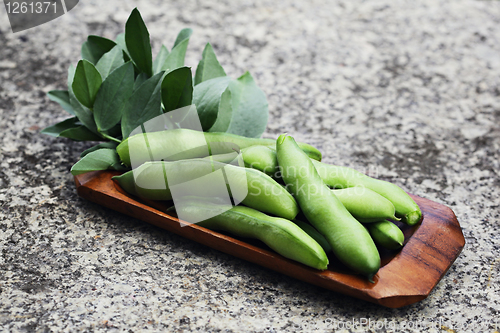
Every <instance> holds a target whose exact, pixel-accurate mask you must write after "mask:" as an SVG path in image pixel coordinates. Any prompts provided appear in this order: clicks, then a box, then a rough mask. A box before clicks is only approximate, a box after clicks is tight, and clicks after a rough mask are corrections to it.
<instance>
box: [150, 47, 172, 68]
mask: <svg viewBox="0 0 500 333" xmlns="http://www.w3.org/2000/svg"><path fill="white" fill-rule="evenodd" d="M169 54H170V52H168V49H167V47H166V46H165V45H162V46H161V49H160V52H158V55H157V56H156V58H155V60H154V61H153V73H154V74H156V73H159V72H161V68H162V66H163V64H164V63H165V61H166V60H167V57H168V55H169Z"/></svg>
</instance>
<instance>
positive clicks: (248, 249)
mask: <svg viewBox="0 0 500 333" xmlns="http://www.w3.org/2000/svg"><path fill="white" fill-rule="evenodd" d="M117 174H119V173H118V172H114V171H95V172H89V173H86V174H82V175H79V176H75V184H76V188H77V192H78V195H79V196H81V197H82V198H85V199H87V200H90V201H92V202H95V203H98V204H100V205H103V206H105V207H108V208H111V209H114V210H116V211H119V212H121V213H124V214H127V215H130V216H132V217H135V218H138V219H140V220H143V221H145V222H148V223H151V224H154V225H156V226H158V227H160V228H163V229H166V230H168V231H171V232H174V233H176V234H179V235H181V236H184V237H186V238H189V239H191V240H194V241H196V242H199V243H201V244H204V245H207V246H209V247H211V248H214V249H217V250H219V251H222V252H225V253H228V254H231V255H233V256H236V257H239V258H241V259H245V260H248V261H250V262H253V263H256V264H259V265H261V266H264V267H267V268H269V269H272V270H275V271H277V272H279V273H283V274H286V275H288V276H291V277H294V278H297V279H299V280H302V281H306V282H309V283H312V284H315V285H317V286H320V287H323V288H326V289H330V290H333V291H336V292H339V293H342V294H346V295H350V296H354V297H357V298H360V299H363V300H366V301H369V302H373V303H377V304H380V305H383V306H386V307H390V308H398V307H402V306H405V305H409V304H412V303H415V302H418V301H420V300H422V299H424V298H426V297H427V296H428V295H429V294H430V292H431V291H432V289H433V288H434V287H435V286H436V285H437V283H438V282H439V280H440V279H441V278H442V277H443V276H444V274H445V273H446V271H447V270H448V268H450V266H451V264H452V263H453V262H454V261H455V259H456V258H457V256H458V255H459V253H460V252H461V251H462V248H463V246H464V245H465V239H464V236H463V234H462V230H461V228H460V225H459V223H458V221H457V218H456V216H455V214H454V213H453V211H452V210H451V209H450V208H448V207H446V206H443V205H441V204H438V203H436V202H433V201H431V200H427V199H424V198H421V197H418V196H414V195H412V198H413V199H414V200H415V201H416V202H417V204H418V205H419V206H420V208H421V209H422V212H423V214H424V219H423V221H422V223H421V224H420V225H418V226H415V227H409V226H406V225H400V226H401V228H402V230H403V232H404V234H405V245H404V247H403V248H402V249H401V250H400V251H397V252H395V251H384V250H381V251H380V255H381V259H382V267H381V268H380V270H379V272H378V273H377V274H376V275H375V277H374V280H375V283H370V282H369V281H368V280H367V279H366V278H365V277H362V276H359V275H354V274H353V273H350V272H349V271H348V269H346V268H345V267H342V265H341V264H340V263H339V262H338V261H336V260H335V258H331V257H332V256H330V258H331V260H330V266H329V269H328V270H326V271H319V270H316V269H313V268H310V267H307V266H305V265H302V264H300V263H298V262H295V261H293V260H290V259H287V258H284V257H282V256H281V255H279V254H277V253H275V252H273V251H272V250H270V249H268V248H267V247H266V246H265V245H264V244H263V243H259V242H251V243H250V242H247V241H246V240H241V239H236V238H234V237H231V236H228V235H225V234H221V233H219V232H215V231H211V230H208V229H206V228H203V227H201V226H198V225H196V224H188V223H185V222H183V221H181V220H179V219H177V218H176V217H174V216H172V215H169V214H167V213H165V208H166V206H165V205H163V204H162V203H159V202H150V201H144V200H139V199H137V198H133V197H132V196H130V195H128V194H126V193H125V192H124V191H123V190H122V189H121V188H120V187H119V186H118V185H117V184H115V182H113V181H112V180H111V177H112V176H114V175H117ZM181 225H183V226H182V227H181Z"/></svg>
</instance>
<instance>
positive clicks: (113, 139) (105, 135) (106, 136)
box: [99, 131, 122, 143]
mask: <svg viewBox="0 0 500 333" xmlns="http://www.w3.org/2000/svg"><path fill="white" fill-rule="evenodd" d="M99 133H101V135H102V136H103V137H104V138H106V139H109V140H111V141H114V142H118V143H122V141H121V140H119V139H117V138H114V137H112V136H111V135H107V134H106V133H103V132H100V131H99Z"/></svg>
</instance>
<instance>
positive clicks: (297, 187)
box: [276, 134, 380, 281]
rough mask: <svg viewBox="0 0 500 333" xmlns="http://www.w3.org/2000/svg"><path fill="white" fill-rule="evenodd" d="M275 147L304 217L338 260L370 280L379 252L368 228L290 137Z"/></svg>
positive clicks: (283, 136) (283, 137)
mask: <svg viewBox="0 0 500 333" xmlns="http://www.w3.org/2000/svg"><path fill="white" fill-rule="evenodd" d="M276 151H277V156H278V164H279V166H280V169H281V175H282V177H283V180H284V181H285V183H286V185H287V186H288V187H289V189H290V191H291V192H292V194H294V196H295V198H296V199H297V202H298V203H299V206H300V208H301V210H302V212H303V213H304V215H305V216H306V218H307V220H308V221H309V222H311V224H312V225H313V226H314V227H315V228H316V229H317V230H318V231H319V232H320V233H321V234H322V235H323V236H325V238H326V239H327V241H328V243H329V244H330V246H331V247H332V250H333V253H334V254H335V256H337V258H338V259H339V260H340V261H342V262H343V263H344V264H345V265H346V266H348V267H350V268H351V269H352V270H354V271H355V272H357V273H361V274H363V275H366V276H367V277H368V279H369V280H370V281H373V280H372V278H373V276H374V275H375V274H376V273H377V271H378V270H379V268H380V256H379V253H378V250H377V247H376V246H375V243H374V242H373V240H372V238H371V236H370V234H369V232H368V230H366V228H365V227H364V226H363V225H362V224H361V223H360V222H358V221H357V220H356V219H355V218H354V217H353V216H352V215H351V214H350V213H349V212H348V211H347V209H346V208H345V207H344V205H342V203H341V202H340V200H339V199H338V198H337V197H336V196H335V194H333V193H332V191H331V190H330V189H329V188H328V187H327V186H326V184H325V183H324V182H323V180H322V179H321V178H320V176H319V174H318V172H317V171H316V169H315V167H314V165H313V164H312V162H311V159H310V158H308V156H307V155H306V154H305V153H304V152H303V151H302V150H300V148H299V147H298V145H297V144H296V143H295V140H294V139H293V138H292V137H290V136H286V135H285V134H283V135H281V136H280V137H279V138H278V140H277V141H276Z"/></svg>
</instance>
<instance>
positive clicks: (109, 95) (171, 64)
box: [42, 8, 268, 174]
mask: <svg viewBox="0 0 500 333" xmlns="http://www.w3.org/2000/svg"><path fill="white" fill-rule="evenodd" d="M191 34H192V30H191V29H189V28H186V29H182V30H181V31H180V32H179V34H178V35H177V38H176V40H175V42H174V44H173V47H172V48H171V49H170V51H169V50H168V48H167V47H166V46H165V45H162V46H161V48H160V51H159V53H158V55H157V56H156V57H155V59H154V60H153V56H152V51H151V43H150V37H149V32H148V29H147V27H146V24H145V23H144V21H143V19H142V17H141V14H140V13H139V11H138V10H137V8H136V9H134V10H133V11H132V13H131V14H130V16H129V18H128V20H127V22H126V24H125V33H124V34H123V33H122V34H119V35H118V36H117V37H116V39H115V41H112V40H109V39H107V38H104V37H100V36H93V35H91V36H88V38H87V41H85V42H84V43H83V45H82V47H81V57H82V59H81V60H79V61H78V63H77V66H76V68H75V67H73V66H70V68H69V70H68V89H67V90H52V91H50V92H49V93H48V97H49V99H50V100H52V101H54V102H57V103H59V104H60V105H61V107H62V108H63V109H64V110H66V111H67V112H68V113H69V114H71V117H70V118H68V119H65V120H63V121H61V122H59V123H57V124H55V125H52V126H49V127H47V128H45V129H44V130H42V133H44V134H48V135H52V136H55V137H66V138H69V139H72V140H77V141H103V143H100V144H97V145H96V146H94V147H92V148H91V149H92V150H91V152H87V153H85V152H84V153H82V159H81V160H80V161H78V162H77V163H76V164H75V165H74V166H73V168H72V173H73V174H79V173H82V172H88V171H92V170H105V169H114V170H119V169H121V168H123V166H122V165H121V164H120V161H119V158H118V155H117V154H116V150H115V149H114V148H115V147H116V145H117V144H118V143H120V142H121V141H122V140H123V139H125V138H127V136H128V135H130V133H131V132H132V131H133V130H134V129H135V128H137V127H138V126H141V125H142V124H143V123H144V122H146V121H148V120H150V119H152V118H154V117H156V116H158V115H161V114H164V113H167V112H170V111H173V110H176V109H178V108H182V107H185V106H188V105H191V104H195V105H196V107H197V110H198V115H199V117H200V121H201V124H202V128H203V130H204V131H212V132H213V131H217V132H229V133H233V134H239V135H243V136H248V137H260V136H261V135H262V133H263V132H264V130H265V127H266V124H267V117H268V108H267V100H266V97H265V95H264V93H263V92H262V90H261V89H260V88H259V87H258V86H257V85H256V84H255V81H254V80H253V78H252V76H251V75H250V73H248V72H247V73H245V74H243V75H242V76H241V77H239V78H238V79H231V78H230V77H228V76H227V75H226V72H225V71H224V69H223V68H222V66H221V65H220V63H219V61H218V60H217V57H216V55H215V52H214V50H213V48H212V46H211V45H210V43H207V45H206V46H205V49H204V50H203V53H202V58H201V60H200V62H199V64H198V67H197V69H196V73H195V75H194V78H193V74H192V72H191V68H190V67H186V66H185V65H184V59H185V55H186V51H187V47H188V43H189V39H190V37H191Z"/></svg>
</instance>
